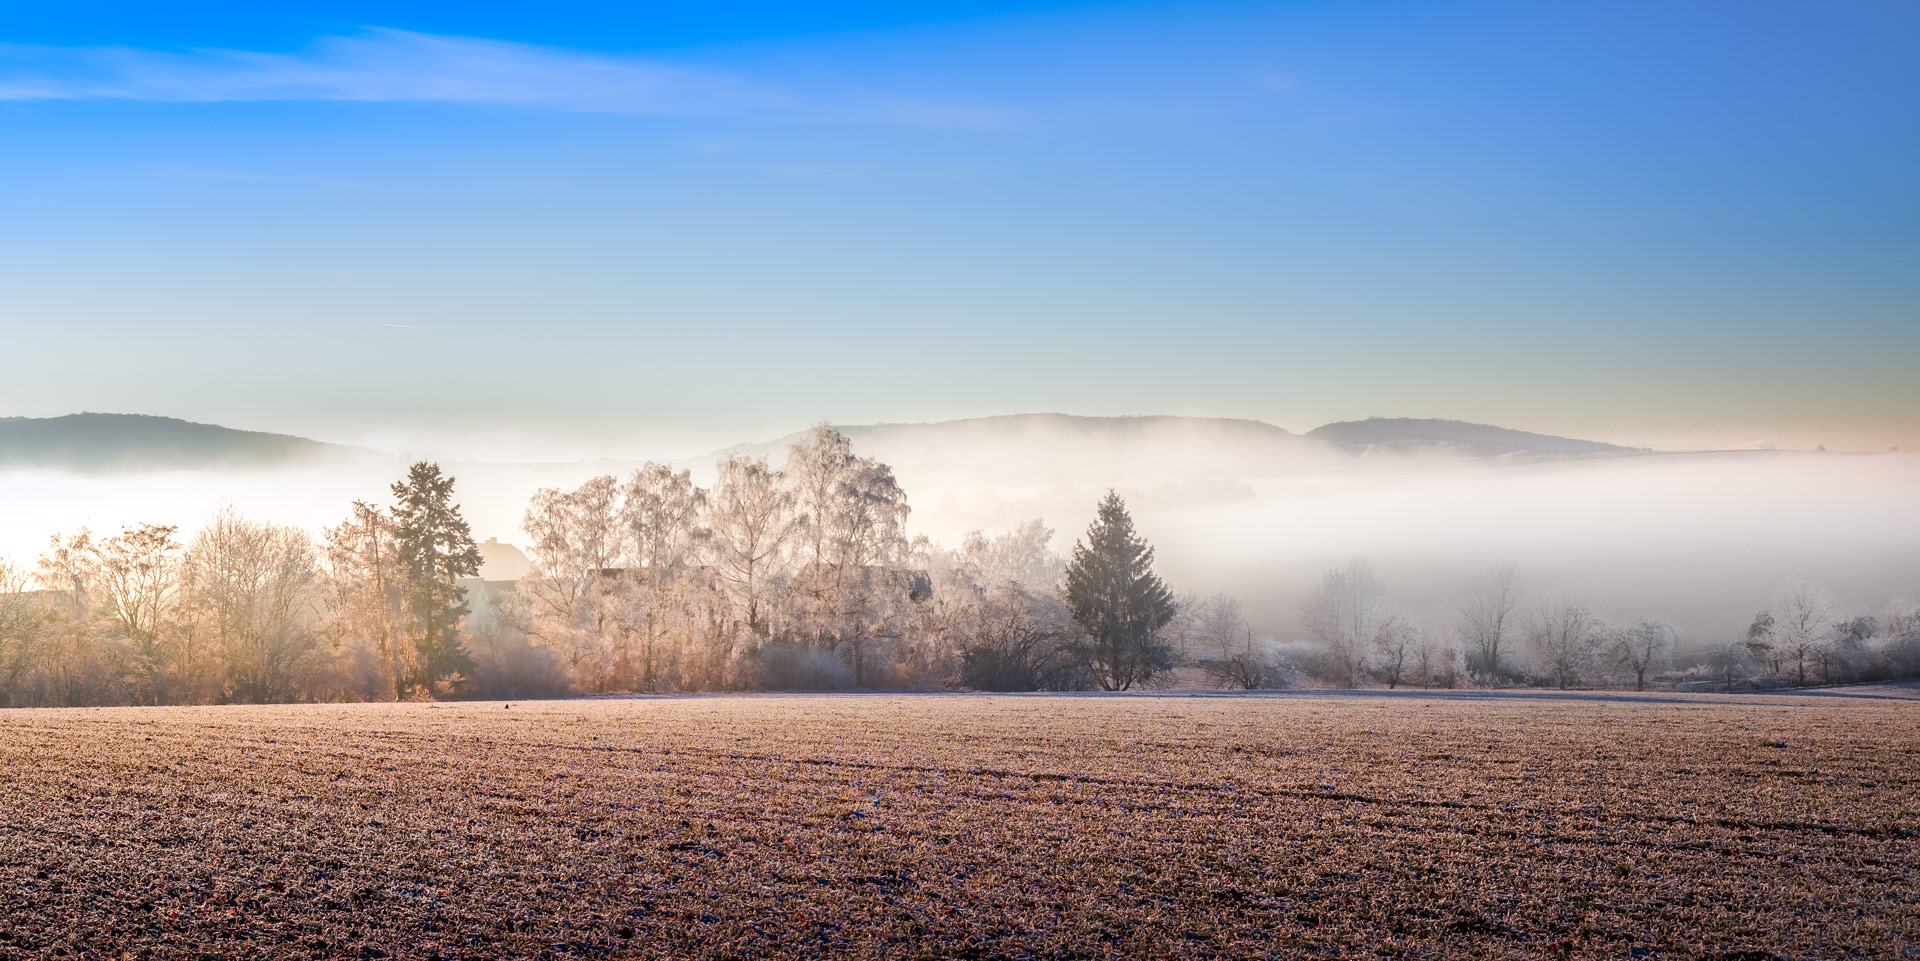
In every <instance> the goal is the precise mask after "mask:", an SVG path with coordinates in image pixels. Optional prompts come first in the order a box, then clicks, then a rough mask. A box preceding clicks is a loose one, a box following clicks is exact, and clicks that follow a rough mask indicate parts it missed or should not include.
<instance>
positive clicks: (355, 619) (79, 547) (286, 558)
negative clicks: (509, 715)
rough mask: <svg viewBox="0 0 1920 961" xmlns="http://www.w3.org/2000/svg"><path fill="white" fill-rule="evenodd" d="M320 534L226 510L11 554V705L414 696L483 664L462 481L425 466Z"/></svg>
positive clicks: (5, 600) (2, 585)
mask: <svg viewBox="0 0 1920 961" xmlns="http://www.w3.org/2000/svg"><path fill="white" fill-rule="evenodd" d="M393 494H394V503H393V504H392V506H390V507H376V506H373V505H369V504H366V503H355V504H354V506H353V512H352V515H351V516H349V517H348V518H347V519H346V520H345V521H343V522H342V523H341V524H340V525H339V526H337V527H333V528H330V529H328V530H327V531H326V536H325V539H324V540H322V541H318V542H316V541H315V540H314V538H313V537H312V536H311V535H310V534H308V533H307V532H306V531H303V530H300V529H298V528H293V527H284V526H279V525H274V524H266V523H261V522H258V521H254V520H250V519H248V518H246V517H243V516H241V515H240V514H239V513H237V512H236V511H233V510H232V509H227V510H223V511H221V512H220V513H219V514H217V515H216V516H215V517H214V518H213V520H212V521H211V522H210V523H208V524H207V525H206V526H205V527H203V528H201V529H200V530H199V531H198V532H196V533H195V534H194V535H193V536H192V537H191V538H190V539H188V540H187V541H185V542H184V543H183V542H182V541H181V540H180V539H179V536H178V535H179V529H178V528H176V527H171V526H163V525H155V524H143V525H140V526H137V527H132V528H128V529H126V530H124V531H122V532H121V533H120V534H118V535H116V536H113V537H110V538H105V539H96V538H95V537H94V536H93V535H92V534H91V533H90V532H88V531H86V530H81V531H79V532H78V533H75V534H71V535H66V536H60V535H56V536H55V537H54V538H53V539H52V541H51V543H50V544H49V546H48V549H47V551H46V552H45V553H44V554H43V555H41V557H40V559H39V562H38V564H37V565H36V566H35V567H33V568H32V569H31V570H29V569H27V568H26V567H25V566H23V565H17V564H13V563H11V562H8V561H6V560H4V559H0V706H18V705H98V704H182V703H205V702H210V701H256V702H257V701H285V700H296V699H326V700H338V699H368V698H393V697H405V696H410V695H415V694H424V693H431V692H432V691H433V690H434V689H435V688H436V687H441V688H444V686H445V684H446V682H447V681H448V680H449V679H457V678H459V677H460V673H461V672H462V671H464V670H470V668H471V662H470V661H469V660H468V658H467V656H466V650H465V647H464V644H463V641H462V632H461V621H462V618H463V617H464V616H465V614H466V609H465V605H464V593H463V592H462V590H461V589H460V588H459V587H458V586H457V585H456V583H455V582H456V580H458V579H459V578H462V577H467V576H470V575H472V574H473V573H475V572H476V571H477V570H478V569H479V564H480V555H479V551H478V549H477V548H476V546H475V545H474V543H473V538H472V536H471V534H470V532H469V531H468V527H467V524H466V522H465V521H464V520H462V519H461V517H460V511H459V508H458V507H457V506H455V505H454V503H453V499H452V495H453V480H452V478H449V477H446V476H444V475H442V474H441V473H440V470H439V468H438V467H437V466H435V465H433V464H429V463H421V464H416V465H414V466H413V468H412V470H411V471H410V472H409V474H408V476H407V478H406V479H405V480H402V481H400V482H398V483H395V484H394V485H393Z"/></svg>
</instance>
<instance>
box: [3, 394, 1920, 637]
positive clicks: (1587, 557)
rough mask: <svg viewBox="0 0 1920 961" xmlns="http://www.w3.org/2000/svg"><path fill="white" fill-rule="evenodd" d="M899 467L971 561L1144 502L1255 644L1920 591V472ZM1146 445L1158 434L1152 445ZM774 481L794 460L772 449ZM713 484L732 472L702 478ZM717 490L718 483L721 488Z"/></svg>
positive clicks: (24, 542) (314, 514)
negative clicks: (1017, 540) (1333, 623)
mask: <svg viewBox="0 0 1920 961" xmlns="http://www.w3.org/2000/svg"><path fill="white" fill-rule="evenodd" d="M856 438H857V439H856V443H855V449H856V451H857V452H859V453H863V454H868V455H870V456H875V457H878V458H879V459H881V460H882V461H885V462H887V463H889V464H892V465H893V467H894V468H895V471H896V473H897V475H898V477H899V479H900V482H901V484H902V486H903V487H904V488H905V489H906V491H907V492H908V494H909V496H910V498H911V502H912V505H913V509H914V510H913V515H912V520H911V527H912V530H913V532H915V533H923V534H926V535H928V536H930V537H932V538H933V539H934V540H936V541H938V542H941V543H944V544H948V545H955V544H958V543H959V541H960V539H961V538H962V537H963V536H964V534H965V533H966V532H967V531H969V530H973V529H986V530H988V531H989V532H992V531H998V530H1005V529H1008V528H1011V527H1013V526H1015V525H1017V524H1018V523H1020V522H1021V521H1024V520H1028V519H1031V518H1035V517H1039V518H1043V519H1044V520H1045V521H1046V523H1047V524H1048V526H1050V527H1052V528H1054V529H1055V531H1056V534H1055V539H1054V547H1055V549H1056V550H1059V551H1062V552H1065V551H1068V550H1070V549H1071V547H1072V545H1073V542H1074V539H1075V538H1076V537H1077V536H1078V535H1079V534H1080V532H1081V531H1082V530H1084V528H1085V527H1086V525H1087V524H1088V523H1089V522H1090V521H1091V519H1092V515H1093V505H1094V501H1095V499H1096V498H1097V497H1098V495H1099V494H1100V493H1101V492H1102V491H1103V490H1104V489H1105V488H1106V487H1109V486H1111V487H1113V488H1116V489H1117V490H1119V492H1120V493H1121V494H1122V495H1123V496H1124V497H1125V498H1126V499H1127V501H1128V503H1129V506H1130V507H1131V508H1132V509H1133V512H1134V515H1135V518H1136V520H1137V521H1138V524H1139V527H1140V529H1141V531H1142V533H1143V534H1144V535H1145V536H1147V538H1148V539H1149V540H1150V541H1151V542H1152V543H1153V544H1154V545H1155V546H1156V547H1157V548H1158V552H1159V553H1158V565H1159V570H1160V572H1161V573H1162V574H1163V575H1164V576H1165V577H1166V578H1167V580H1168V581H1169V582H1170V584H1172V585H1173V586H1174V587H1175V588H1176V589H1178V590H1182V591H1195V592H1198V593H1202V594H1207V593H1214V592H1226V593H1231V594H1234V595H1237V596H1238V597H1239V598H1240V599H1241V602H1242V604H1243V606H1244V608H1245V610H1246V613H1247V615H1248V617H1249V619H1250V620H1251V621H1252V623H1253V624H1254V626H1255V627H1256V629H1258V630H1262V631H1267V632H1271V633H1273V634H1274V635H1275V636H1277V637H1281V638H1283V639H1284V638H1287V637H1291V636H1294V635H1295V634H1296V633H1297V630H1298V625H1297V623H1296V614H1297V611H1298V608H1299V604H1300V601H1301V599H1302V597H1304V596H1305V594H1306V593H1307V592H1308V591H1310V590H1311V589H1312V588H1313V587H1314V585H1315V584H1316V583H1317V581H1318V578H1319V576H1320V574H1321V572H1322V571H1324V570H1325V569H1327V568H1329V567H1331V566H1334V565H1337V564H1340V563H1343V562H1345V561H1346V560H1348V559H1351V558H1353V557H1366V558H1368V559H1369V560H1370V561H1371V562H1372V564H1373V567H1374V569H1375V570H1376V571H1377V572H1378V574H1379V575H1380V577H1381V579H1382V580H1383V581H1384V582H1385V584H1386V587H1387V590H1388V592H1389V596H1390V600H1391V601H1392V602H1393V604H1394V605H1395V606H1396V607H1397V608H1399V609H1400V610H1402V611H1404V612H1406V613H1407V614H1409V615H1411V616H1413V617H1415V618H1418V619H1421V620H1424V621H1425V622H1426V623H1428V624H1429V625H1430V626H1433V627H1451V626H1452V624H1453V623H1454V620H1455V611H1456V610H1457V607H1458V604H1459V601H1460V599H1461V598H1462V597H1464V596H1465V595H1466V594H1467V592H1468V590H1469V588H1470V585H1471V584H1472V582H1473V581H1474V580H1475V579H1477V578H1479V577H1480V576H1482V575H1483V574H1484V573H1485V571H1486V570H1487V569H1488V568H1489V567H1490V566H1491V565H1493V564H1496V563H1503V562H1511V563H1514V564H1517V565H1518V566H1519V568H1520V573H1521V579H1522V586H1523V588H1524V589H1525V590H1526V592H1527V593H1528V595H1529V596H1530V597H1531V598H1532V599H1534V600H1547V599H1553V598H1558V597H1561V596H1565V595H1577V596H1579V597H1581V598H1583V599H1584V600H1585V601H1587V602H1588V603H1589V604H1590V605H1591V606H1593V607H1594V608H1595V609H1596V610H1597V611H1599V612H1601V613H1603V614H1605V615H1608V616H1611V617H1619V618H1628V617H1638V616H1650V617H1657V618H1662V619H1665V620H1668V621H1670V622H1672V623H1673V624H1674V625H1675V626H1676V627H1677V628H1678V629H1679V630H1680V631H1681V633H1682V636H1683V639H1684V638H1688V637H1692V638H1702V637H1708V636H1715V635H1719V636H1725V635H1727V634H1729V633H1733V632H1738V631H1740V630H1743V629H1744V628H1745V626H1746V624H1747V623H1748V622H1749V621H1750V620H1751V618H1752V616H1753V614H1754V612H1755V611H1757V610H1758V609H1760V608H1761V607H1762V606H1764V604H1765V603H1766V601H1767V598H1768V597H1769V596H1770V594H1771V592H1772V591H1773V589H1774V588H1775V587H1776V586H1777V585H1778V584H1780V583H1781V582H1783V581H1786V580H1788V579H1792V578H1796V577H1806V578H1809V579H1811V580H1814V581H1817V582H1820V583H1823V584H1824V585H1826V586H1827V587H1828V588H1829V589H1830V590H1831V591H1832V592H1833V594H1834V596H1835V599H1836V601H1837V602H1838V603H1839V604H1840V605H1841V607H1842V608H1844V609H1847V610H1858V611H1861V612H1872V611H1876V610H1878V609H1880V607H1881V606H1883V605H1884V604H1885V603H1886V602H1887V601H1888V600H1890V599H1892V598H1895V597H1902V596H1907V597H1911V596H1914V595H1916V594H1920V498H1916V497H1915V496H1914V492H1915V491H1920V456H1916V455H1912V454H1892V453H1889V454H1843V453H1817V454H1816V453H1794V452H1762V451H1749V452H1730V453H1713V454H1635V455H1625V456H1611V457H1597V458H1586V459H1552V458H1541V459H1531V460H1528V459H1514V458H1472V457H1458V456H1444V455H1433V456H1424V457H1418V456H1386V457H1337V456H1332V455H1330V454H1329V453H1328V452H1327V451H1324V450H1318V449H1314V448H1310V447H1307V446H1306V445H1304V444H1302V445H1300V447H1299V449H1297V450H1295V451H1293V452H1292V456H1289V455H1288V453H1287V452H1285V451H1283V450H1280V449H1278V448H1273V449H1265V448H1263V449H1260V450H1257V451H1252V452H1249V450H1248V445H1247V444H1246V443H1245V441H1246V438H1244V437H1235V436H1233V435H1232V433H1231V432H1228V433H1227V434H1225V435H1220V436H1198V437H1196V436H1182V437H1180V439H1179V440H1180V442H1179V443H1177V444H1175V443H1170V444H1164V445H1152V447H1151V449H1139V450H1133V451H1131V452H1128V453H1124V454H1122V453H1115V451H1114V450H1113V449H1112V445H1110V444H1108V445H1104V446H1103V444H1102V443H1101V442H1099V441H1098V440H1097V439H1096V440H1094V441H1089V442H1086V443H1080V444H1075V443H1062V442H1060V441H1059V439H1058V438H1049V437H1046V436H1037V437H1028V438H1007V437H1003V436H1001V437H993V438H991V442H990V443H988V442H978V443H966V442H954V440H953V439H945V440H943V441H942V442H941V443H939V444H937V445H933V446H931V447H929V446H927V445H924V444H917V443H916V442H914V441H912V440H910V439H905V438H902V437H872V438H867V439H865V440H862V439H858V435H856ZM1135 440H1136V441H1137V438H1136V439H1135ZM767 453H769V454H770V455H771V458H770V459H771V460H773V462H774V463H775V464H776V466H777V465H778V464H779V463H780V462H781V461H782V460H783V457H784V452H775V451H772V450H769V451H768V452H767ZM684 464H685V466H690V467H692V468H693V469H694V475H695V481H696V483H702V484H704V483H709V482H711V480H712V464H713V459H712V458H706V459H702V460H697V461H688V462H684ZM444 466H445V467H446V468H447V469H448V471H449V472H450V473H452V474H453V475H454V476H455V477H457V478H458V486H457V488H456V496H457V498H458V499H459V501H460V502H461V503H462V504H463V506H464V510H465V513H466V516H467V518H468V519H469V520H470V521H471V522H472V525H473V531H474V535H475V536H476V537H477V538H479V539H482V540H484V539H486V538H489V537H493V538H498V539H500V540H502V541H505V542H508V543H521V542H522V541H523V539H524V538H523V535H522V533H521V531H520V521H521V517H522V514H523V513H524V511H525V509H526V505H527V501H528V498H529V497H531V495H532V494H533V493H534V491H535V490H536V489H538V488H540V487H543V486H562V487H571V486H574V485H577V484H578V483H580V482H581V481H584V480H585V479H587V478H588V477H590V476H593V475H595V474H600V473H609V472H612V473H623V472H627V471H630V470H631V469H632V468H633V467H634V466H637V465H636V464H634V463H628V462H599V463H580V464H537V465H527V464H486V463H448V464H446V465H444ZM404 469H405V465H404V464H403V463H401V462H399V461H398V460H395V461H393V462H391V463H389V462H385V461H380V460H368V459H356V460H351V461H341V462H338V463H329V464H313V465H309V466H302V467H296V468H289V469H279V470H256V471H220V472H203V471H160V472H147V473H138V474H117V475H75V474H64V473H49V472H13V473H6V474H0V497H4V498H6V502H7V503H10V504H15V505H21V509H17V510H9V511H6V512H0V556H6V557H11V558H12V559H14V560H15V561H17V562H25V563H27V564H29V565H30V564H31V562H32V560H33V559H34V558H35V557H36V556H37V555H38V554H39V553H40V551H41V550H42V549H43V548H44V547H45V545H46V540H47V537H48V536H49V535H50V534H52V533H54V532H56V531H58V532H68V531H71V530H73V529H75V528H78V527H80V526H82V525H86V526H89V527H91V528H92V529H93V530H95V531H96V532H104V533H113V532H116V531H117V530H118V529H119V528H120V527H122V526H124V525H128V524H133V523H137V522H153V523H163V524H177V525H179V526H180V527H181V528H182V529H183V531H191V530H192V529H193V528H195V527H196V526H198V525H199V524H201V523H202V522H203V521H205V520H206V519H207V518H208V517H209V516H211V515H212V514H213V513H214V511H216V510H217V509H219V508H220V507H222V506H225V505H232V506H234V507H235V508H237V509H239V510H240V511H241V512H242V513H244V514H247V515H249V516H252V517H255V518H258V519H262V520H270V521H275V522H279V523H290V524H297V525H299V526H302V527H305V528H308V529H311V530H312V531H313V532H314V533H315V534H316V535H317V534H319V532H320V530H321V528H322V527H324V526H326V525H331V524H335V523H338V522H339V521H340V520H341V519H342V518H344V517H345V516H346V514H347V511H348V507H349V505H350V503H351V502H352V501H353V500H355V499H362V500H368V501H373V502H382V503H384V502H386V501H387V500H388V499H389V494H388V490H387V485H388V484H389V483H391V482H392V481H393V480H394V479H396V478H398V477H399V476H400V475H401V473H402V472H403V471H404ZM703 475H704V476H703Z"/></svg>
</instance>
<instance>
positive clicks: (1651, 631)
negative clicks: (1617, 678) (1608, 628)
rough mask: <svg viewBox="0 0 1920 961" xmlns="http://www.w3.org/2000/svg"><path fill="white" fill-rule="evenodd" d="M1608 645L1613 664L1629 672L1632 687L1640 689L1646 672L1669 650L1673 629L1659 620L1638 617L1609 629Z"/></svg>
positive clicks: (1643, 686) (1644, 685)
mask: <svg viewBox="0 0 1920 961" xmlns="http://www.w3.org/2000/svg"><path fill="white" fill-rule="evenodd" d="M1612 648H1613V649H1612V654H1613V660H1614V663H1616V664H1619V665H1620V666H1621V667H1623V668H1626V669H1627V670H1629V671H1632V672H1633V689H1634V690H1636V691H1644V690H1646V688H1647V671H1648V670H1649V669H1651V668H1652V667H1653V666H1654V664H1656V663H1657V662H1658V661H1659V659H1660V657H1661V656H1662V655H1663V654H1665V653H1666V652H1668V651H1671V650H1672V649H1673V628H1672V627H1669V626H1668V625H1666V624H1664V623H1662V622H1660V621H1656V620H1651V619H1648V618H1641V619H1640V620H1637V621H1635V622H1633V623H1632V624H1631V625H1629V626H1627V627H1623V628H1621V629H1620V630H1617V631H1615V632H1613V644H1612Z"/></svg>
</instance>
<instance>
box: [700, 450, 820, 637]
mask: <svg viewBox="0 0 1920 961" xmlns="http://www.w3.org/2000/svg"><path fill="white" fill-rule="evenodd" d="M793 506H794V497H793V493H792V492H791V491H790V490H788V489H787V487H786V485H785V483H784V482H783V479H782V477H781V476H780V472H779V471H777V470H774V469H773V468H771V467H769V466H767V462H766V460H765V459H763V458H757V457H739V456H735V457H729V458H727V459H725V460H723V461H721V462H720V464H719V480H718V482H716V483H715V484H714V486H713V492H712V493H711V494H710V495H709V496H708V498H707V511H706V517H705V521H706V524H705V526H706V527H707V528H708V529H709V530H711V531H712V532H713V535H712V537H710V538H708V540H707V558H708V563H709V564H710V565H711V566H712V568H713V571H714V573H715V575H716V576H717V577H718V578H719V580H720V584H721V586H722V589H723V591H724V593H725V595H726V598H727V601H728V606H729V608H730V614H731V620H732V621H733V622H734V623H735V624H737V625H739V626H742V627H745V628H746V630H747V633H748V634H749V635H750V636H753V637H760V638H764V637H766V636H767V635H768V634H770V633H771V631H772V624H771V620H772V614H773V608H774V606H775V604H776V601H777V600H778V597H777V592H779V591H780V590H782V589H783V588H784V587H785V584H786V578H787V575H788V572H789V564H790V562H791V558H792V551H791V549H790V548H791V547H792V544H793V541H794V538H795V537H796V536H797V535H798V534H799V533H800V530H801V526H800V520H799V518H798V517H797V516H796V515H795V514H794V510H793Z"/></svg>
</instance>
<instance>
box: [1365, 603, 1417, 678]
mask: <svg viewBox="0 0 1920 961" xmlns="http://www.w3.org/2000/svg"><path fill="white" fill-rule="evenodd" d="M1425 641H1426V631H1425V629H1423V628H1422V627H1421V626H1420V625H1419V624H1417V623H1414V622H1413V621H1410V620H1408V619H1406V618H1404V617H1397V616H1395V617H1392V618H1390V620H1389V622H1388V623H1387V624H1385V625H1384V626H1382V627H1381V629H1380V630H1378V631H1375V632H1374V635H1373V656H1374V664H1375V666H1376V669H1377V671H1378V676H1379V678H1380V679H1381V680H1384V681H1386V682H1387V690H1389V691H1391V690H1393V689H1395V688H1397V687H1399V686H1400V682H1401V681H1402V680H1404V679H1405V678H1406V676H1407V671H1408V669H1409V668H1410V667H1411V666H1412V662H1413V660H1414V659H1415V655H1416V652H1418V651H1419V650H1420V649H1421V646H1422V645H1423V644H1424V643H1425Z"/></svg>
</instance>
